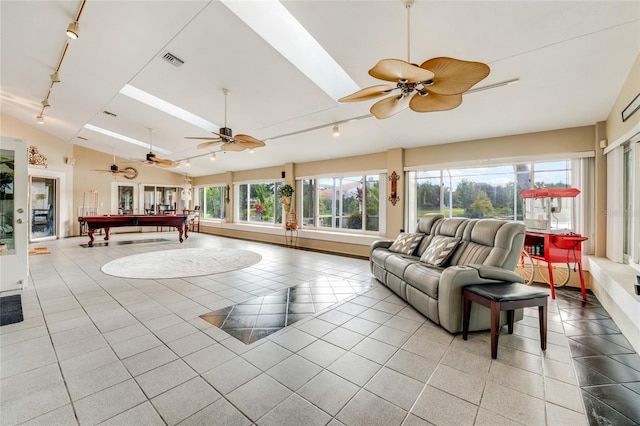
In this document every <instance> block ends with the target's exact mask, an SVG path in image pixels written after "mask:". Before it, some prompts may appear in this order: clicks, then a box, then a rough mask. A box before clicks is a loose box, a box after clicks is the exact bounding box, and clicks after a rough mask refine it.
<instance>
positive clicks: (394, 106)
mask: <svg viewBox="0 0 640 426" xmlns="http://www.w3.org/2000/svg"><path fill="white" fill-rule="evenodd" d="M409 99H410V98H408V97H406V96H402V95H399V96H390V97H388V98H385V99H383V100H381V101H378V102H376V103H375V104H373V106H372V107H371V109H370V111H371V114H373V115H374V116H375V117H376V118H379V119H382V118H389V117H391V116H392V115H395V114H397V113H399V112H400V111H402V110H405V109H407V108H408V107H409Z"/></svg>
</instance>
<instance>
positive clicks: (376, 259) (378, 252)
mask: <svg viewBox="0 0 640 426" xmlns="http://www.w3.org/2000/svg"><path fill="white" fill-rule="evenodd" d="M389 256H396V253H393V252H391V251H389V250H388V249H386V248H377V249H375V250H373V251H372V252H371V261H372V262H373V263H375V264H376V265H378V266H380V267H382V268H383V269H384V264H385V263H386V262H387V258H388V257H389Z"/></svg>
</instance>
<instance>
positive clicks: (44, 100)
mask: <svg viewBox="0 0 640 426" xmlns="http://www.w3.org/2000/svg"><path fill="white" fill-rule="evenodd" d="M40 103H41V104H42V107H43V108H48V107H50V106H51V104H50V103H49V98H44V99H43V100H42V102H40Z"/></svg>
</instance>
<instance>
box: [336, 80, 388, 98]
mask: <svg viewBox="0 0 640 426" xmlns="http://www.w3.org/2000/svg"><path fill="white" fill-rule="evenodd" d="M394 89H395V87H394V86H391V85H388V84H378V85H376V86H371V87H365V88H364V89H362V90H358V91H357V92H355V93H352V94H350V95H348V96H345V97H343V98H340V99H338V102H359V101H366V100H369V99H374V98H377V97H380V96H383V95H386V94H388V93H390V92H391V91H392V90H394Z"/></svg>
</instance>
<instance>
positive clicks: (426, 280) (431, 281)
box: [404, 263, 443, 299]
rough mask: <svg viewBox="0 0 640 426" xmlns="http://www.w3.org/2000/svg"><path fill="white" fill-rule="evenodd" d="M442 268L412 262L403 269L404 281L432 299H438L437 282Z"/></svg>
mask: <svg viewBox="0 0 640 426" xmlns="http://www.w3.org/2000/svg"><path fill="white" fill-rule="evenodd" d="M442 271H443V269H441V268H436V267H434V266H427V265H424V264H421V263H414V264H412V265H410V266H408V267H407V268H406V269H405V271H404V280H405V282H406V283H407V284H408V285H410V286H411V287H414V288H415V289H416V290H420V291H421V292H423V293H424V294H426V295H427V296H429V297H431V298H432V299H438V284H439V283H440V275H442Z"/></svg>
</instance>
